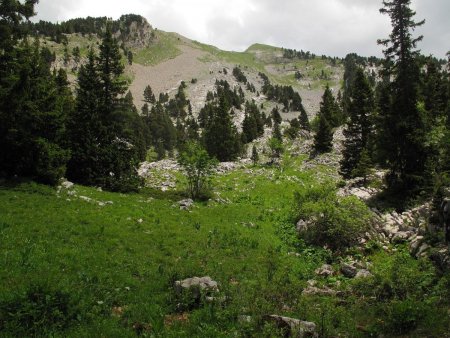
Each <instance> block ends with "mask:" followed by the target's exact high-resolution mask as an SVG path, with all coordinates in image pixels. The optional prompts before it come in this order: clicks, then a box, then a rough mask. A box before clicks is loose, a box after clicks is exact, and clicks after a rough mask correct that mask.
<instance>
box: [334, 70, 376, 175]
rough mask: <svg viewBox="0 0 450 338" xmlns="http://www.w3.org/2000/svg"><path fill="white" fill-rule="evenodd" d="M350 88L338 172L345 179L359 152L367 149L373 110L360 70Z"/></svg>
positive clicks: (370, 93) (351, 170)
mask: <svg viewBox="0 0 450 338" xmlns="http://www.w3.org/2000/svg"><path fill="white" fill-rule="evenodd" d="M352 87H353V88H352V89H351V91H350V95H349V96H348V101H349V104H348V115H349V120H348V123H347V125H346V128H345V129H344V135H345V141H344V150H343V152H342V155H343V158H342V160H341V163H340V165H341V167H340V172H341V174H342V175H343V176H344V177H345V178H350V177H352V176H353V170H354V169H355V168H356V166H357V165H358V162H359V159H360V156H361V152H362V151H363V149H366V150H367V148H368V143H369V136H370V133H371V130H372V113H373V110H374V100H373V94H372V89H371V88H370V85H369V82H368V80H367V78H366V76H365V75H364V72H363V70H362V69H361V68H358V70H357V71H356V74H355V79H354V82H353V86H352Z"/></svg>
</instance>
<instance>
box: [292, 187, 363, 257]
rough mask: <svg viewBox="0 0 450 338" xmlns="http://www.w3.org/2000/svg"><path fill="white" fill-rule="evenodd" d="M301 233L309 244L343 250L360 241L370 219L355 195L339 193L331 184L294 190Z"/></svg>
mask: <svg viewBox="0 0 450 338" xmlns="http://www.w3.org/2000/svg"><path fill="white" fill-rule="evenodd" d="M295 201H296V210H297V219H301V220H303V222H304V225H305V226H303V227H301V229H298V230H299V235H300V236H301V237H302V238H303V239H304V240H305V242H306V243H308V244H313V245H318V246H326V247H328V248H330V249H332V250H335V251H336V250H343V249H346V248H349V247H351V246H353V245H355V244H357V243H358V239H359V238H360V237H361V235H362V234H364V233H365V232H366V231H367V230H368V228H369V226H370V223H371V216H370V212H369V210H368V208H367V206H366V205H365V204H364V203H362V202H361V201H359V200H358V199H357V198H356V197H341V196H337V194H336V189H335V188H334V186H332V185H331V184H326V185H324V186H318V187H313V188H311V189H306V190H304V191H301V192H297V193H296V194H295Z"/></svg>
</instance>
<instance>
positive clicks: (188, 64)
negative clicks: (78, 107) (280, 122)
mask: <svg viewBox="0 0 450 338" xmlns="http://www.w3.org/2000/svg"><path fill="white" fill-rule="evenodd" d="M106 22H107V18H86V19H74V20H69V21H67V22H63V23H61V24H60V27H61V28H60V29H59V31H61V32H63V33H61V34H63V36H65V38H66V39H67V50H68V52H69V54H70V53H71V51H72V50H73V48H75V47H79V48H80V51H81V56H82V59H81V61H80V63H82V62H83V57H85V56H86V55H87V50H88V48H89V47H91V46H93V47H94V48H95V47H96V46H98V44H99V36H100V34H101V32H102V30H103V28H99V27H104V25H105V24H106ZM48 25H50V24H49V23H48V24H47V26H48ZM42 26H44V24H43V23H37V24H35V26H34V30H35V31H37V32H39V33H40V34H42V40H43V44H44V45H46V46H48V47H49V49H50V50H51V51H54V52H55V53H56V61H55V66H56V67H66V68H67V69H68V70H69V71H70V72H71V73H72V75H73V76H72V77H71V78H72V80H74V79H75V76H74V75H75V74H76V68H77V67H76V65H75V64H74V62H73V59H72V60H71V61H69V62H68V63H66V65H65V64H64V45H63V43H62V42H64V40H65V39H63V40H62V41H61V43H58V42H57V41H56V40H57V39H56V38H55V37H54V34H57V33H53V32H54V31H58V29H48V28H47V29H39V27H42ZM111 26H112V30H113V33H114V36H115V37H116V38H117V40H118V41H119V42H120V44H121V46H122V48H123V51H124V63H125V59H126V56H125V52H128V51H131V52H132V53H133V64H132V65H127V67H126V71H125V74H126V78H127V80H128V81H129V83H130V91H131V93H132V94H133V98H134V103H135V105H136V106H137V107H138V108H140V107H141V106H142V104H143V102H142V100H143V91H144V88H145V87H146V86H147V85H150V86H151V87H152V89H153V91H154V92H155V95H159V93H169V95H170V94H172V93H174V92H175V91H176V89H177V87H178V85H179V84H180V83H181V81H185V82H186V83H189V82H191V80H192V79H196V80H197V81H196V82H195V83H192V84H190V85H189V88H188V90H187V96H188V98H189V99H190V100H191V102H192V104H193V109H194V112H198V111H199V110H200V109H201V107H203V104H204V102H205V98H206V93H207V92H208V91H212V90H213V88H214V83H215V80H216V79H219V80H220V79H225V80H227V81H229V82H232V83H236V81H234V80H233V76H232V74H231V71H229V72H228V75H227V74H224V72H223V69H226V70H232V69H233V68H234V67H235V66H237V65H239V66H241V67H243V69H244V72H245V74H246V75H247V77H248V78H249V80H250V82H252V83H254V84H255V87H256V89H257V90H258V91H260V90H261V85H262V82H261V81H260V79H259V77H258V73H259V72H263V73H265V74H267V76H268V77H269V78H270V80H271V82H272V83H273V84H278V85H288V86H292V87H293V88H294V89H295V90H296V91H298V92H299V94H300V96H301V97H302V99H303V104H304V106H305V109H306V110H307V112H308V115H310V116H313V115H315V113H316V112H317V111H318V108H319V102H320V98H321V95H322V93H323V90H324V87H325V85H326V84H329V85H330V87H331V88H333V89H334V90H335V92H336V93H337V91H338V90H339V89H340V87H341V83H342V79H343V74H344V67H343V64H342V62H341V60H339V59H336V58H332V57H318V56H315V55H314V54H312V53H310V52H308V54H307V55H308V56H307V58H299V57H290V58H288V57H285V56H286V55H285V54H288V53H285V50H284V49H283V48H279V47H274V46H268V45H263V44H253V45H252V46H250V47H249V48H248V49H247V50H246V51H244V52H233V51H224V50H220V49H219V48H217V47H214V46H211V45H206V44H203V43H200V42H198V41H193V40H190V39H189V38H186V37H184V36H181V35H179V34H177V33H170V32H164V31H161V30H158V29H155V28H153V27H152V26H151V25H150V24H149V23H148V22H147V20H146V19H145V18H143V17H142V16H139V15H133V14H128V15H123V16H121V17H120V19H119V20H116V21H112V23H111ZM296 73H297V75H298V76H299V78H296ZM300 76H301V78H300ZM247 94H250V93H247ZM248 96H249V97H250V96H251V95H248ZM286 117H288V118H290V116H286Z"/></svg>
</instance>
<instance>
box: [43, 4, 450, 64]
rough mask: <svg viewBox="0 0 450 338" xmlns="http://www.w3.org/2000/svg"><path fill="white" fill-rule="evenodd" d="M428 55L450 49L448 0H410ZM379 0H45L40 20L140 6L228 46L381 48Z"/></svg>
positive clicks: (155, 21) (161, 22) (179, 28)
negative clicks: (265, 44) (420, 25)
mask: <svg viewBox="0 0 450 338" xmlns="http://www.w3.org/2000/svg"><path fill="white" fill-rule="evenodd" d="M412 3H413V7H414V8H415V9H416V10H417V20H421V19H422V18H425V19H426V21H427V22H426V25H425V26H424V28H421V29H419V30H418V34H423V35H424V36H425V38H424V41H423V43H421V44H420V46H419V48H421V49H422V51H423V52H424V53H425V54H430V53H432V54H434V55H436V56H438V57H444V55H445V53H446V51H447V50H449V49H450V45H449V43H448V41H450V24H449V21H448V19H447V13H449V12H450V2H449V1H448V0H413V2H412ZM380 7H381V0H380V1H378V0H321V1H309V0H308V1H307V0H283V1H280V0H214V1H211V0H127V1H125V2H124V1H118V0H96V1H89V0H79V1H77V2H73V1H69V0H58V1H55V0H40V3H39V5H38V6H37V7H36V10H37V12H38V16H37V19H43V20H50V21H57V20H58V21H61V20H67V19H70V18H74V17H86V16H88V15H90V16H108V17H113V18H117V17H119V16H120V15H121V14H127V13H136V14H140V15H142V16H144V17H146V18H147V19H148V20H149V22H150V23H151V24H152V25H153V26H155V27H158V28H160V29H162V30H166V31H174V32H177V33H180V34H182V35H185V36H186V37H188V38H191V39H195V40H198V41H201V42H205V43H209V44H213V45H216V46H218V47H221V48H224V49H232V50H243V49H245V48H247V47H248V46H249V45H251V44H252V43H255V42H260V43H268V44H273V45H276V46H282V47H289V48H296V49H304V50H310V51H312V52H314V53H317V54H327V55H333V56H345V54H347V53H349V52H357V53H359V54H361V55H381V48H380V47H379V46H377V45H376V40H377V39H378V38H384V37H387V36H388V34H389V31H390V29H391V27H390V22H389V18H388V17H387V16H385V15H381V14H380V13H379V8H380Z"/></svg>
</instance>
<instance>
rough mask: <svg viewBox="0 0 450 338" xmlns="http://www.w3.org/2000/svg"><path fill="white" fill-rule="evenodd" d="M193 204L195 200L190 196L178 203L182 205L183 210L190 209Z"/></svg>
mask: <svg viewBox="0 0 450 338" xmlns="http://www.w3.org/2000/svg"><path fill="white" fill-rule="evenodd" d="M193 204H194V201H193V200H192V199H190V198H188V199H185V200H181V201H179V202H178V205H179V206H180V209H181V210H188V209H190V208H191V207H192V205H193Z"/></svg>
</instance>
